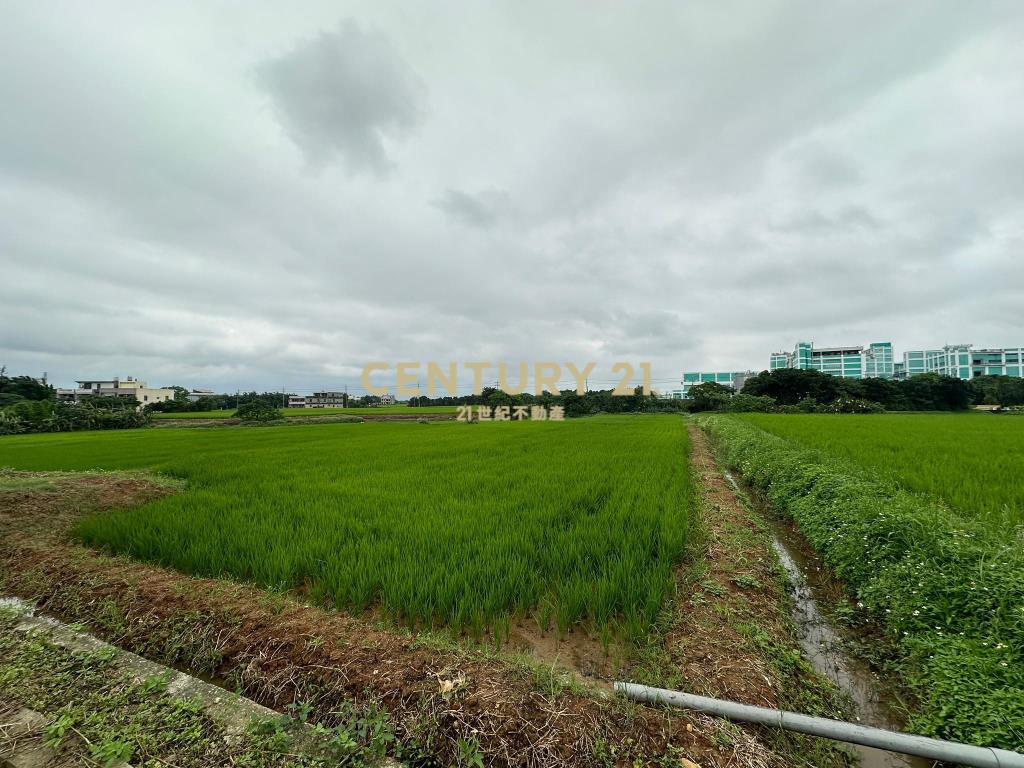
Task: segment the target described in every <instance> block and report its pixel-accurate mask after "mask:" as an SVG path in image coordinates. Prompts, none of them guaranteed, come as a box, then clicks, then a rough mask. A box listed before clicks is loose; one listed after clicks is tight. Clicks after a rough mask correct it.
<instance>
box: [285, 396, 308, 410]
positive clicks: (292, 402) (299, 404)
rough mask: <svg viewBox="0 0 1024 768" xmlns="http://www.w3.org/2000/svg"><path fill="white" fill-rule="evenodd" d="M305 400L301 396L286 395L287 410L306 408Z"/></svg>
mask: <svg viewBox="0 0 1024 768" xmlns="http://www.w3.org/2000/svg"><path fill="white" fill-rule="evenodd" d="M306 400H307V398H306V397H305V396H303V395H288V407H289V408H306V407H307V406H306Z"/></svg>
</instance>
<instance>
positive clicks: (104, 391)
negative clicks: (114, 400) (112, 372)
mask: <svg viewBox="0 0 1024 768" xmlns="http://www.w3.org/2000/svg"><path fill="white" fill-rule="evenodd" d="M76 383H77V384H78V386H77V387H75V388H73V389H58V390H57V399H58V400H65V401H69V402H75V403H77V402H80V401H81V400H82V398H83V397H88V396H98V397H123V398H126V399H128V398H135V399H136V400H138V401H139V407H140V408H141V407H143V406H146V405H149V404H150V403H162V402H164V401H165V400H173V399H174V390H173V389H165V388H162V387H160V388H154V387H149V386H147V385H146V382H144V381H142V380H141V379H135V378H132V377H131V376H128V377H126V378H124V379H120V378H115V379H106V380H98V379H83V380H80V381H77V382H76Z"/></svg>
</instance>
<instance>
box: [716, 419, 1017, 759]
mask: <svg viewBox="0 0 1024 768" xmlns="http://www.w3.org/2000/svg"><path fill="white" fill-rule="evenodd" d="M990 418H991V421H988V420H986V418H985V417H982V416H967V415H964V416H864V417H848V416H807V417H802V416H779V417H777V418H773V417H770V416H769V417H763V416H760V415H758V416H752V417H748V416H744V417H742V418H740V417H736V416H717V415H716V416H703V417H700V424H701V426H702V427H704V429H706V430H707V431H708V432H709V433H710V434H711V435H712V436H713V437H714V438H715V440H716V442H717V443H718V446H719V449H720V454H721V457H722V458H723V459H724V461H725V462H726V463H727V464H728V465H729V466H730V467H732V468H733V469H737V470H739V471H740V472H742V474H743V477H744V478H745V479H746V481H747V482H748V483H750V484H752V485H753V486H754V487H755V488H758V489H760V490H761V491H763V492H764V493H765V495H766V497H767V499H768V500H769V502H770V503H771V504H772V505H773V506H774V507H775V508H776V509H778V510H780V511H782V512H784V513H785V514H788V515H790V516H792V518H793V519H794V520H795V521H796V523H797V524H798V525H799V527H800V529H801V530H802V531H803V533H804V534H805V535H806V536H807V538H808V540H809V541H810V542H811V543H812V544H813V545H814V547H815V549H816V550H817V551H818V552H819V553H820V555H821V556H822V558H823V559H824V561H825V562H826V563H827V564H828V565H829V566H830V567H831V568H832V569H833V570H834V571H835V572H836V573H837V574H838V576H839V577H840V578H841V579H842V580H843V581H844V582H845V583H846V584H847V585H848V586H849V587H850V589H851V591H853V592H854V593H855V595H856V598H857V601H858V602H857V607H858V611H859V612H860V613H861V614H862V617H863V620H865V621H870V622H872V623H877V624H878V625H880V626H882V627H883V628H884V629H885V630H886V631H887V632H888V633H889V636H890V637H891V639H892V647H893V649H894V652H895V655H896V663H897V664H898V665H899V667H900V670H901V671H902V672H903V674H904V676H905V679H906V680H907V682H908V684H909V685H910V687H911V689H912V690H913V691H914V693H916V695H917V698H918V704H917V706H916V707H915V711H914V713H913V717H912V719H911V721H910V723H909V727H910V728H911V730H913V731H915V732H917V733H921V734H924V735H930V736H938V737H941V738H947V739H952V740H956V741H966V742H971V743H976V744H983V745H990V746H999V747H1003V748H1007V749H1016V750H1024V531H1022V529H1021V528H1020V527H1017V528H1014V527H1012V526H1008V525H1006V521H1007V520H1008V519H1014V517H1013V515H1014V514H1016V513H1014V512H1013V510H1019V506H1014V505H1015V503H1019V499H1020V496H1019V494H1020V488H1019V482H1020V477H1021V470H1022V469H1024V466H1022V464H1021V451H1022V448H1024V432H1021V431H1020V427H1019V426H1018V425H1017V422H1016V421H1015V420H1014V421H1012V422H1009V421H1008V422H1007V424H1003V423H1001V422H999V421H998V419H997V417H990ZM953 419H956V420H957V421H953ZM759 424H763V425H765V426H766V427H767V428H768V429H771V430H772V431H774V432H778V433H779V434H783V435H787V437H789V439H784V438H783V437H780V436H779V435H778V434H771V433H770V432H768V431H766V430H765V429H761V428H760V427H759V426H757V425H759ZM872 430H873V431H872ZM1013 430H1016V432H1014V431H1013ZM811 446H813V447H811ZM893 446H899V449H896V448H893ZM831 451H835V454H836V455H835V456H833V455H832V454H831ZM983 456H984V457H988V464H987V467H988V468H987V469H983V468H984V467H985V466H986V462H985V459H984V458H983ZM939 457H942V458H941V459H940V458H939ZM997 468H1001V470H1000V469H997ZM943 475H944V476H943ZM894 478H895V479H894ZM896 479H898V480H899V482H897V481H896ZM1014 483H1017V484H1018V487H1017V489H1016V494H1017V495H1016V496H1015V494H1014V489H1013V488H1012V486H1013V484H1014ZM910 488H920V489H927V490H929V491H931V492H932V493H934V494H937V495H929V494H925V493H921V492H918V491H917V490H908V489H910ZM1015 499H1016V500H1017V502H1015ZM1006 509H1009V510H1010V512H1009V513H1007V512H1006V511H1005V510H1006ZM1016 519H1018V520H1019V517H1018V518H1016Z"/></svg>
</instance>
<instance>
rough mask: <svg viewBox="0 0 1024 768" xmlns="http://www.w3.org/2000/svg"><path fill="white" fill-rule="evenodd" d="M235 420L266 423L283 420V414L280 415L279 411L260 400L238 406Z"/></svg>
mask: <svg viewBox="0 0 1024 768" xmlns="http://www.w3.org/2000/svg"><path fill="white" fill-rule="evenodd" d="M235 418H236V419H241V420H242V421H248V422H257V423H259V422H263V423H266V422H268V421H278V420H280V419H283V418H284V414H283V413H281V409H279V408H275V407H274V406H272V405H270V404H269V403H266V402H263V401H262V400H253V401H251V402H248V403H242V404H241V405H240V406H238V410H237V411H235Z"/></svg>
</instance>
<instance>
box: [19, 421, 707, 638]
mask: <svg viewBox="0 0 1024 768" xmlns="http://www.w3.org/2000/svg"><path fill="white" fill-rule="evenodd" d="M686 451H687V435H686V432H685V429H684V424H683V421H682V419H680V418H678V417H672V416H650V417H630V416H621V417H616V416H611V417H595V418H592V419H580V420H574V421H567V422H561V423H542V422H527V423H515V422H511V423H495V424H482V425H467V424H460V423H456V422H442V423H436V424H430V425H421V424H416V423H397V424H396V423H380V422H378V423H366V424H322V425H302V426H289V427H267V428H265V429H260V430H216V431H208V430H207V431H201V432H200V431H196V430H139V431H132V432H118V433H75V434H48V435H31V436H14V437H8V438H5V439H4V440H2V441H0V466H5V465H6V466H11V467H14V468H17V469H34V470H55V469H69V470H72V469H92V468H100V469H133V468H146V469H154V470H157V471H161V472H164V473H167V474H171V475H173V476H176V477H181V478H185V479H186V480H187V481H188V489H187V490H186V491H185V492H183V493H180V494H177V495H174V496H171V497H168V498H165V499H161V500H159V501H156V502H153V503H150V504H147V505H145V506H143V507H140V508H137V509H132V510H125V511H119V512H112V513H105V514H102V515H96V516H92V517H89V518H86V519H85V520H84V521H82V522H81V523H80V524H79V526H78V528H77V534H78V535H79V536H80V537H81V538H82V539H83V540H85V541H86V542H88V543H90V544H94V545H98V546H106V547H109V548H110V549H112V550H114V551H116V552H121V553H126V554H129V555H132V556H134V557H138V558H141V559H144V560H149V561H153V562H156V563H159V564H162V565H168V566H172V567H175V568H178V569H180V570H183V571H186V572H189V573H194V574H199V575H208V576H219V575H222V574H229V575H231V576H233V577H235V578H237V579H241V580H246V581H251V582H255V583H257V584H260V585H266V586H272V587H278V588H285V589H293V588H300V589H303V590H304V591H307V592H308V593H310V594H311V595H312V596H313V597H314V598H316V599H318V600H322V601H324V602H326V603H331V604H334V605H337V606H339V607H342V608H350V609H354V610H356V611H360V610H362V609H365V608H367V607H375V606H380V607H381V608H383V610H384V611H385V612H386V613H388V614H389V615H391V616H394V617H396V618H398V619H400V620H403V621H407V622H409V623H418V622H423V623H427V624H445V625H448V626H451V627H455V628H466V627H468V628H471V629H473V630H474V631H475V632H482V631H483V629H484V628H486V627H491V628H492V629H497V630H501V629H503V628H507V622H508V620H509V617H511V616H513V615H531V614H532V615H536V616H537V617H538V619H539V620H540V623H541V624H542V625H544V626H547V625H549V624H555V625H556V626H557V627H558V628H559V629H561V630H565V629H566V628H568V627H569V626H571V625H572V624H574V623H576V622H579V621H592V622H594V623H595V624H596V625H598V626H599V627H602V628H605V627H607V628H615V627H617V626H620V625H621V626H622V627H623V628H624V629H625V631H626V632H627V634H629V635H632V636H635V635H640V634H643V633H644V632H645V631H646V629H647V627H648V626H649V624H650V622H651V621H652V619H653V617H654V616H655V615H656V614H657V612H658V610H659V609H660V607H661V605H662V603H663V600H664V598H665V596H666V594H667V591H668V590H669V588H670V584H671V573H672V567H673V565H674V564H675V563H677V562H678V561H679V560H680V558H681V557H682V554H683V548H684V543H685V537H686V527H687V508H688V503H689V499H690V483H689V477H688V474H687V469H686Z"/></svg>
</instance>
